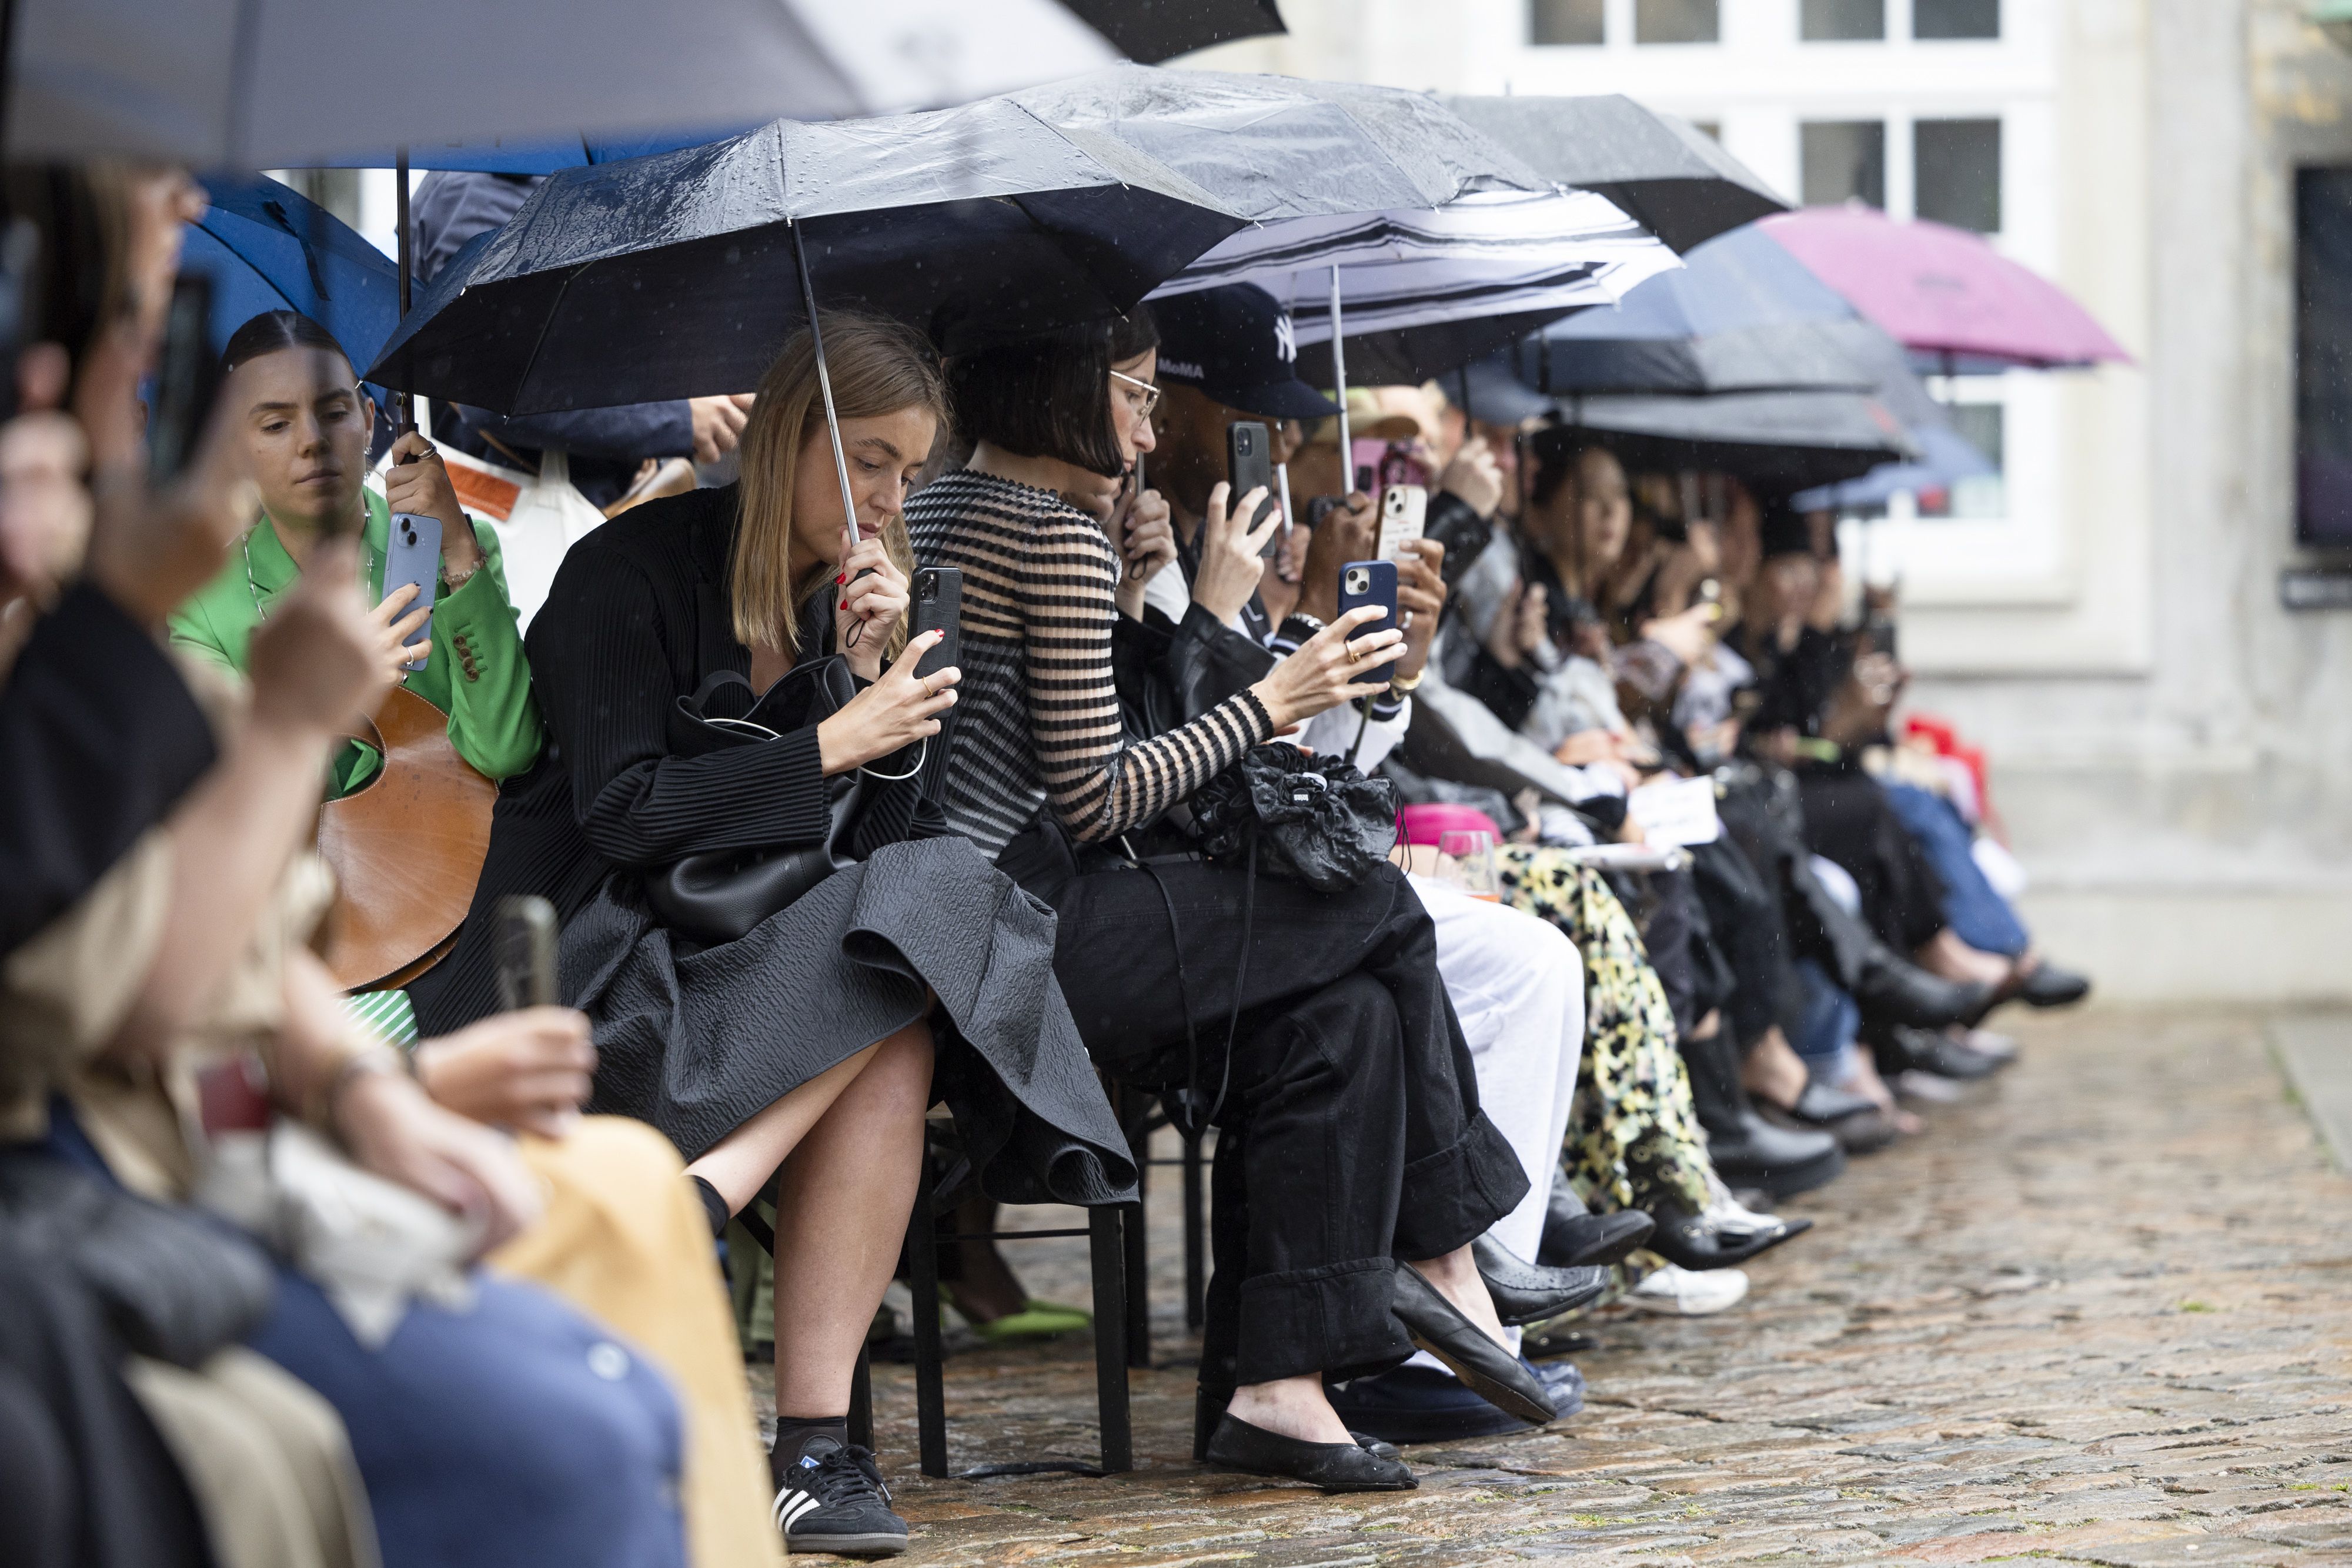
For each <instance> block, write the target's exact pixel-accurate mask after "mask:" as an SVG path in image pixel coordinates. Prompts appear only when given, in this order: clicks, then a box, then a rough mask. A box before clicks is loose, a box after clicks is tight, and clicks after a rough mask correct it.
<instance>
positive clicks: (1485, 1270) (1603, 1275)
mask: <svg viewBox="0 0 2352 1568" xmlns="http://www.w3.org/2000/svg"><path fill="white" fill-rule="evenodd" d="M1470 1256H1471V1257H1472V1258H1473V1259H1475V1260H1476V1261H1477V1264H1478V1275H1479V1277H1480V1278H1481V1279H1483V1280H1485V1281H1486V1294H1487V1295H1489V1296H1491V1297H1493V1298H1494V1301H1495V1315H1496V1317H1499V1318H1501V1319H1502V1320H1503V1322H1506V1323H1507V1324H1509V1325H1510V1326H1511V1327H1513V1328H1524V1327H1526V1326H1527V1325H1528V1324H1529V1323H1540V1322H1549V1321H1550V1320H1551V1319H1553V1318H1556V1317H1558V1316H1559V1314H1560V1313H1562V1312H1574V1311H1575V1310H1576V1309H1577V1308H1579V1307H1581V1306H1587V1305H1590V1304H1591V1302H1593V1301H1599V1300H1600V1299H1601V1291H1605V1290H1607V1289H1608V1288H1609V1270H1606V1269H1591V1268H1585V1269H1548V1268H1545V1267H1544V1266H1542V1265H1541V1264H1538V1263H1530V1262H1528V1260H1526V1259H1524V1258H1522V1257H1520V1256H1519V1255H1518V1254H1517V1253H1516V1252H1514V1251H1512V1250H1511V1249H1509V1248H1507V1247H1506V1246H1504V1245H1503V1244H1502V1243H1501V1242H1499V1241H1497V1240H1496V1239H1494V1238H1493V1237H1492V1236H1481V1237H1480V1238H1478V1239H1476V1240H1475V1241H1473V1242H1472V1243H1470Z"/></svg>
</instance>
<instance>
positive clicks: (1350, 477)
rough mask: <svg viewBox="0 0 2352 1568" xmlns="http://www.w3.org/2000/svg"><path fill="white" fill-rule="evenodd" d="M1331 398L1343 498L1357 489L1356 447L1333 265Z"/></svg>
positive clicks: (1337, 269) (1337, 270) (1344, 340)
mask: <svg viewBox="0 0 2352 1568" xmlns="http://www.w3.org/2000/svg"><path fill="white" fill-rule="evenodd" d="M1331 380H1332V382H1333V383H1334V387H1333V391H1332V393H1331V395H1332V397H1333V398H1334V399H1336V400H1337V401H1338V402H1339V486H1340V490H1341V493H1342V494H1345V493H1346V492H1348V491H1350V490H1353V489H1354V488H1355V487H1356V444H1355V442H1354V441H1353V440H1352V439H1350V437H1349V432H1348V343H1347V339H1346V335H1345V334H1344V332H1343V331H1342V330H1341V329H1340V326H1339V264H1338V263H1337V262H1334V263H1332V265H1331Z"/></svg>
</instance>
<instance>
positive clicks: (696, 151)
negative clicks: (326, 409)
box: [371, 99, 1243, 413]
mask: <svg viewBox="0 0 2352 1568" xmlns="http://www.w3.org/2000/svg"><path fill="white" fill-rule="evenodd" d="M1113 151H1114V152H1115V151H1116V150H1113ZM1242 223H1243V220H1242V219H1241V218H1240V217H1239V216H1237V215H1235V214H1230V213H1226V212H1224V211H1222V210H1220V209H1219V208H1218V206H1217V205H1216V204H1215V203H1214V202H1213V201H1212V200H1211V199H1210V198H1208V197H1207V196H1206V195H1205V194H1204V193H1202V192H1200V191H1198V190H1197V189H1195V188H1193V187H1192V186H1190V185H1189V184H1187V183H1185V182H1183V181H1182V180H1181V179H1180V178H1178V177H1176V176H1173V175H1171V174H1169V173H1167V172H1165V171H1161V170H1157V169H1154V168H1152V167H1150V165H1149V163H1148V162H1146V161H1145V160H1143V159H1140V158H1136V157H1132V156H1127V157H1111V158H1106V157H1105V156H1103V155H1102V150H1100V149H1096V150H1088V149H1084V148H1081V147H1080V146H1078V145H1076V144H1075V143H1074V142H1073V141H1070V140H1069V139H1068V138H1066V137H1064V136H1062V135H1061V134H1059V133H1058V132H1056V131H1054V130H1052V129H1050V128H1048V127H1047V126H1045V125H1043V124H1041V123H1039V122H1038V121H1037V120H1035V119H1034V117H1032V116H1031V115H1029V114H1027V113H1025V112H1024V111H1023V110H1020V109H1018V108H1017V107H1015V106H1014V105H1013V104H1012V103H1009V102H1007V101H1005V100H1003V99H992V100H988V101H983V102H981V103H976V104H970V105H966V106H965V107H964V108H961V109H954V110H940V111H937V112H934V113H928V114H911V115H900V116H896V117H893V118H889V119H882V120H858V121H851V122H843V123H838V124H821V125H807V124H802V123H799V122H797V121H793V120H779V121H777V122H776V123H774V124H772V125H768V126H763V127H762V128H761V129H760V130H758V131H751V132H750V133H748V134H746V135H743V136H739V137H735V138H732V139H730V140H729V141H719V142H713V143H711V144H709V145H708V146H703V147H690V148H685V149H681V150H679V151H677V152H666V153H662V154H659V155H657V156H656V157H651V158H641V159H635V160H632V161H630V162H622V163H606V164H599V165H596V166H594V167H591V168H584V169H572V170H567V171H565V172H562V173H560V174H556V175H554V176H552V177H551V178H550V179H549V180H548V182H547V183H546V184H544V185H542V186H541V187H540V188H539V189H538V190H537V191H536V192H534V193H532V194H531V197H530V200H529V201H528V202H526V203H525V204H524V205H523V207H522V210H521V211H520V212H519V213H517V214H515V217H514V219H513V221H512V222H510V223H509V224H507V225H505V226H504V227H502V228H499V229H494V230H491V231H490V232H489V233H488V235H484V236H482V237H480V238H478V239H477V240H475V241H474V242H473V244H472V245H470V246H467V249H466V250H464V251H462V252H460V253H459V254H458V255H457V256H456V257H455V258H454V259H452V260H451V261H450V262H449V263H448V264H447V265H446V267H443V269H442V270H441V271H440V272H439V273H438V274H436V276H435V277H434V280H433V285H432V287H430V288H429V289H427V290H426V291H425V296H424V298H422V299H421V300H420V301H419V302H418V305H417V308H416V309H415V311H414V312H413V313H412V314H411V316H410V317H409V319H407V320H406V321H405V322H404V323H403V324H402V328H401V330H400V331H399V332H398V333H396V334H395V335H394V338H393V340H392V342H391V343H390V344H389V345H388V346H387V347H386V349H385V350H384V354H383V358H382V360H381V361H379V362H378V363H377V365H376V366H375V367H374V369H373V371H372V372H371V374H372V376H373V378H374V379H377V380H380V381H382V382H384V383H385V384H387V385H390V386H395V387H400V388H403V389H404V390H407V391H411V392H421V393H425V394H427V395H430V396H434V397H441V398H447V399H449V400H451V401H453V402H467V403H472V404H475V405H477V406H479V407H483V408H489V409H496V410H499V411H500V412H502V413H544V412H548V411H551V410H559V409H572V408H589V407H597V406H602V405H605V404H611V403H624V402H651V401H656V400H659V399H665V398H679V397H692V396H699V395H703V394H706V393H712V392H731V391H740V390H741V389H742V388H745V387H748V386H751V385H753V384H754V383H756V382H758V380H759V378H760V375H761V371H764V370H766V368H767V366H768V363H769V361H772V359H773V358H774V357H775V354H776V352H777V350H779V349H780V348H781V347H782V343H783V340H784V339H785V337H786V336H787V335H788V334H789V333H790V332H791V331H792V330H793V329H794V328H795V327H797V326H799V325H800V324H801V322H802V321H803V320H804V319H806V316H807V311H806V308H805V307H804V303H803V295H804V292H805V287H804V284H803V279H802V278H801V277H800V268H799V266H798V263H797V261H796V252H797V251H798V250H799V249H800V248H801V247H803V246H805V250H806V254H807V258H808V261H809V264H810V266H811V267H812V268H813V269H814V291H815V293H816V295H817V297H818V298H822V299H823V300H824V302H825V304H827V305H828V306H835V307H856V308H866V309H872V310H877V311H880V312H882V313H884V314H887V315H891V316H895V317H897V318H898V319H902V320H905V321H908V322H911V323H913V324H915V325H918V326H919V327H921V328H923V329H926V330H928V331H929V332H930V334H931V335H932V337H933V339H934V340H935V341H937V342H939V343H940V346H941V347H942V348H944V349H946V350H950V351H955V350H961V349H963V348H967V347H971V346H974V345H976V344H979V343H982V342H985V341H989V340H1001V339H1005V338H1012V337H1019V336H1024V335H1028V334H1033V333H1035V332H1038V331H1041V330H1044V329H1047V328H1051V327H1055V326H1060V325H1064V324H1066V323H1069V322H1073V321H1080V320H1087V319H1099V318H1102V317H1106V316H1109V315H1112V314H1114V313H1116V312H1118V311H1120V310H1124V309H1126V308H1129V306H1131V305H1133V304H1134V303H1135V302H1136V300H1138V299H1139V298H1142V297H1143V295H1144V294H1145V293H1147V292H1148V291H1149V290H1150V288H1151V287H1152V286H1153V285H1154V284H1156V283H1158V282H1159V281H1160V279H1161V278H1163V277H1167V276H1168V275H1169V274H1170V273H1172V272H1174V271H1175V270H1177V269H1178V268H1179V267H1182V266H1183V265H1184V263H1186V262H1187V261H1190V260H1191V259H1192V257H1193V256H1197V255H1199V254H1200V253H1201V252H1202V250H1204V249H1206V248H1207V247H1208V246H1211V245H1213V244H1214V243H1215V242H1216V241H1218V240H1219V239H1222V238H1223V236H1224V235H1227V234H1230V233H1232V232H1233V231H1234V229H1236V228H1239V227H1241V226H1242Z"/></svg>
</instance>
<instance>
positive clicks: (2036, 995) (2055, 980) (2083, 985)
mask: <svg viewBox="0 0 2352 1568" xmlns="http://www.w3.org/2000/svg"><path fill="white" fill-rule="evenodd" d="M2090 994H2091V977H2089V976H2088V975H2078V974H2075V973H2074V971H2073V970H2071V969H2062V968H2060V967H2058V966H2057V965H2055V964H2037V965H2035V966H2034V967H2033V973H2032V974H2030V975H2028V976H2026V977H2025V980H2024V983H2023V984H2021V985H2020V986H2019V987H2018V988H2017V999H2018V1000H2019V1001H2021V1002H2023V1003H2024V1004H2025V1005H2026V1006H2027V1007H2030V1008H2063V1007H2072V1006H2073V1005H2074V1003H2076V1002H2079V1001H2081V1000H2082V999H2083V998H2084V997H2087V996H2089V995H2090Z"/></svg>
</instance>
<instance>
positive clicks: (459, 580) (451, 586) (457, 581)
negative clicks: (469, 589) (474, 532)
mask: <svg viewBox="0 0 2352 1568" xmlns="http://www.w3.org/2000/svg"><path fill="white" fill-rule="evenodd" d="M488 564H489V563H488V558H487V557H484V556H476V557H475V558H474V564H473V565H471V566H469V567H467V569H466V574H465V575H464V576H463V577H452V576H451V575H450V574H449V565H448V563H447V562H446V561H444V562H443V563H442V565H441V580H442V582H443V583H444V584H445V585H446V586H447V588H448V590H449V591H450V592H452V593H455V592H456V591H457V590H459V589H461V588H463V587H465V586H466V584H467V583H469V582H471V581H473V580H474V578H475V576H476V574H477V573H478V572H479V571H480V570H482V568H483V567H485V566H487V565H488Z"/></svg>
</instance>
